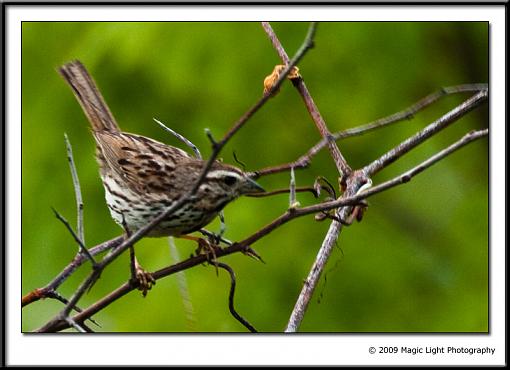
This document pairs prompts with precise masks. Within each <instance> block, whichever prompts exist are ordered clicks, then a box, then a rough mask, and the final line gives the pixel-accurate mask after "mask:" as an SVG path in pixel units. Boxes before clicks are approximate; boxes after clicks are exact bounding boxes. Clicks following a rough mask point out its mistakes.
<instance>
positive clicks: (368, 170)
mask: <svg viewBox="0 0 510 370" xmlns="http://www.w3.org/2000/svg"><path fill="white" fill-rule="evenodd" d="M487 97H488V91H487V90H482V91H480V92H479V93H477V94H476V95H474V96H472V97H471V98H469V99H467V100H466V101H464V102H463V103H462V104H460V105H459V106H457V107H455V108H454V109H452V110H451V111H449V112H448V113H446V114H445V115H443V116H442V117H441V118H439V119H438V120H436V121H435V122H433V123H431V124H430V125H428V126H427V127H425V128H424V129H423V130H421V131H419V132H418V133H417V134H415V135H414V136H411V137H410V138H408V139H407V140H405V141H403V142H402V143H400V144H399V145H398V146H396V147H395V148H393V149H392V150H390V151H389V152H387V153H386V154H384V155H382V156H381V157H380V158H378V159H376V160H375V161H373V162H372V163H370V164H368V165H366V166H365V167H364V168H363V172H364V173H365V174H366V175H367V176H373V175H374V174H376V173H377V172H379V171H380V170H382V169H383V168H385V167H386V166H388V165H389V164H391V163H393V162H395V161H396V160H397V159H399V158H400V157H402V156H403V155H404V154H405V153H407V152H409V151H410V150H411V149H413V148H415V147H416V146H418V145H419V144H421V143H423V142H424V141H425V140H427V139H428V138H430V137H431V136H433V135H435V134H437V133H438V132H439V131H441V130H443V129H444V128H446V127H448V126H449V125H450V124H452V123H453V122H455V121H456V120H457V119H459V118H460V117H462V116H464V115H465V114H467V113H469V112H470V111H472V110H473V109H474V108H476V107H477V106H479V105H480V104H482V103H483V102H484V101H485V100H487Z"/></svg>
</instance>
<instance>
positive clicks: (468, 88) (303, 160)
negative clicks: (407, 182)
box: [250, 84, 488, 178]
mask: <svg viewBox="0 0 510 370" xmlns="http://www.w3.org/2000/svg"><path fill="white" fill-rule="evenodd" d="M487 88H488V87H487V84H465V85H456V86H450V87H443V88H442V89H440V90H438V91H436V92H434V93H432V94H429V95H427V96H426V97H424V98H422V99H420V100H419V101H417V102H416V103H414V104H413V105H411V106H410V107H408V108H406V109H404V110H402V111H400V112H397V113H395V114H391V115H389V116H387V117H383V118H380V119H377V120H375V121H373V122H369V123H367V124H364V125H361V126H356V127H353V128H348V129H346V130H342V131H338V132H336V133H334V134H332V135H331V136H332V138H333V139H334V140H342V139H346V138H349V137H353V136H360V135H364V134H366V133H368V132H371V131H373V130H376V129H378V128H382V127H385V126H388V125H391V124H393V123H397V122H401V121H403V120H410V119H412V118H414V115H415V114H416V113H418V112H419V111H421V110H423V109H425V108H426V107H428V106H429V105H431V104H432V103H434V102H436V101H437V100H439V99H440V98H442V97H444V96H447V95H450V94H455V93H465V92H472V91H483V90H487ZM327 144H328V139H322V140H321V141H319V142H318V143H317V144H315V145H314V146H313V147H312V148H310V149H309V150H308V152H306V153H305V154H304V155H302V156H301V157H299V158H298V159H297V160H296V161H294V162H291V163H286V164H283V165H278V166H271V167H266V168H263V169H261V170H258V171H254V172H252V173H250V175H251V177H253V178H259V177H261V176H266V175H272V174H275V173H280V172H286V171H290V169H291V168H292V167H294V169H299V168H305V167H307V166H308V165H309V164H310V162H311V161H312V158H313V157H314V156H315V155H316V154H318V153H319V152H320V151H321V150H322V149H324V148H325V147H326V145H327Z"/></svg>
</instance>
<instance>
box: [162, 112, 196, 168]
mask: <svg viewBox="0 0 510 370" xmlns="http://www.w3.org/2000/svg"><path fill="white" fill-rule="evenodd" d="M153 120H154V121H155V122H156V123H157V124H158V125H160V126H161V127H162V128H163V129H164V130H166V131H168V132H170V133H171V134H172V135H174V136H175V137H176V138H177V139H179V140H180V141H182V142H183V143H184V144H186V145H187V146H188V147H190V148H191V150H193V153H195V157H197V158H198V159H202V154H200V150H198V147H197V146H196V145H195V144H193V143H192V142H191V141H190V140H188V139H187V138H185V137H184V136H182V135H181V134H179V133H178V132H177V131H174V130H172V129H171V128H170V127H167V126H166V125H165V124H164V123H163V122H161V121H158V120H157V119H156V118H153Z"/></svg>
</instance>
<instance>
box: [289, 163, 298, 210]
mask: <svg viewBox="0 0 510 370" xmlns="http://www.w3.org/2000/svg"><path fill="white" fill-rule="evenodd" d="M296 207H299V202H298V201H297V199H296V176H295V174H294V167H292V168H291V169H290V185H289V209H294V208H296Z"/></svg>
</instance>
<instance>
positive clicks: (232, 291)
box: [217, 262, 257, 333]
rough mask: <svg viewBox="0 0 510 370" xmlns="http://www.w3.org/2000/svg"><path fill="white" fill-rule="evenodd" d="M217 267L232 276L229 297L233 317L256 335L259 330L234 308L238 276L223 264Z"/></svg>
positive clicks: (219, 263)
mask: <svg viewBox="0 0 510 370" xmlns="http://www.w3.org/2000/svg"><path fill="white" fill-rule="evenodd" d="M217 266H218V267H220V268H222V269H224V270H226V271H227V272H228V273H229V275H230V293H229V295H228V309H229V310H230V313H231V314H232V316H234V317H235V319H236V320H237V321H239V322H240V323H241V324H243V325H244V326H245V327H246V328H247V329H248V330H249V331H251V332H252V333H256V332H257V330H256V329H255V328H254V327H253V326H252V325H251V324H250V323H249V322H248V321H246V320H245V319H244V318H243V317H242V316H241V315H239V314H238V313H237V311H236V310H235V308H234V294H235V290H236V275H235V274H234V270H232V268H231V267H230V266H229V265H227V264H226V263H223V262H218V263H217Z"/></svg>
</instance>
